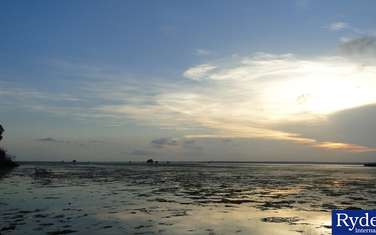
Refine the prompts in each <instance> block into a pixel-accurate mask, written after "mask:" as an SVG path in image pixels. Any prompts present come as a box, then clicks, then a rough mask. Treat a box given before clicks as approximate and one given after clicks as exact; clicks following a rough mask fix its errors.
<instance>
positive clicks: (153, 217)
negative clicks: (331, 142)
mask: <svg viewBox="0 0 376 235" xmlns="http://www.w3.org/2000/svg"><path fill="white" fill-rule="evenodd" d="M35 168H39V169H43V170H39V171H37V172H36V171H35ZM375 184H376V169H375V168H365V167H362V166H356V165H354V166H352V165H309V164H307V165H302V164H298V165H294V164H280V165H278V164H251V163H242V164H241V163H233V164H229V163H206V164H205V163H200V164H198V163H197V164H187V163H186V164H159V165H151V166H148V165H142V164H136V165H135V164H75V165H72V164H63V163H29V164H24V165H22V166H21V167H19V168H17V169H15V170H13V171H11V172H6V173H3V174H2V175H0V208H1V210H0V234H210V235H212V234H254V235H258V234H276V235H278V234H280V235H284V234H330V232H331V230H330V219H331V218H330V212H331V210H332V209H337V208H338V209H357V208H362V209H375V208H376V199H375V198H376V187H375Z"/></svg>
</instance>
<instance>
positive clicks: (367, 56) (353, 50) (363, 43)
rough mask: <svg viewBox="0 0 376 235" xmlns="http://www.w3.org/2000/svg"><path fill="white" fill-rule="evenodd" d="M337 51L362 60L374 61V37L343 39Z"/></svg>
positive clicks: (375, 57) (375, 58) (375, 54)
mask: <svg viewBox="0 0 376 235" xmlns="http://www.w3.org/2000/svg"><path fill="white" fill-rule="evenodd" d="M339 53H340V54H341V55H344V56H348V57H352V58H355V59H356V60H359V61H363V62H364V61H366V60H368V61H369V60H371V61H373V62H376V37H374V36H364V37H360V38H355V39H349V40H347V41H344V42H343V43H342V44H340V46H339Z"/></svg>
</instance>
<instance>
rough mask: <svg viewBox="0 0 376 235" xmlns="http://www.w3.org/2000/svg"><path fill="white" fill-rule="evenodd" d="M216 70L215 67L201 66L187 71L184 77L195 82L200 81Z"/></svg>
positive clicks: (209, 65)
mask: <svg viewBox="0 0 376 235" xmlns="http://www.w3.org/2000/svg"><path fill="white" fill-rule="evenodd" d="M215 68H216V66H215V65H211V64H200V65H197V66H194V67H191V68H189V69H187V70H186V71H185V72H184V74H183V75H184V77H187V78H190V79H193V80H199V79H200V78H202V77H205V76H206V75H207V74H208V73H209V72H210V71H212V70H214V69H215Z"/></svg>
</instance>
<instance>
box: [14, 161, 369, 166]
mask: <svg viewBox="0 0 376 235" xmlns="http://www.w3.org/2000/svg"><path fill="white" fill-rule="evenodd" d="M18 162H19V163H21V164H32V163H54V164H56V163H60V164H73V163H72V161H69V160H66V161H18ZM365 163H369V162H314V161H176V160H175V161H159V164H161V165H166V164H171V165H177V164H179V165H180V164H182V165H183V164H286V165H308V164H309V165H363V164H365ZM74 164H103V165H106V164H107V165H114V164H120V165H128V164H135V165H136V164H137V165H138V164H142V165H144V164H146V163H145V161H80V160H77V162H76V163H74Z"/></svg>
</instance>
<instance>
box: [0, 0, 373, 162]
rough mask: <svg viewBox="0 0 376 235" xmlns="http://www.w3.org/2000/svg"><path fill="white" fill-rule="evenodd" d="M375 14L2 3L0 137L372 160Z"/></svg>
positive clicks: (261, 4) (40, 143)
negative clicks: (2, 133)
mask: <svg viewBox="0 0 376 235" xmlns="http://www.w3.org/2000/svg"><path fill="white" fill-rule="evenodd" d="M375 8H376V2H375V1H371V0H370V1H330V2H328V1H310V0H296V1H1V3H0V12H1V14H0V35H1V38H0V42H1V43H0V55H1V56H0V99H1V100H0V107H1V109H0V122H1V123H2V124H3V126H4V127H5V129H6V133H5V139H4V143H3V145H4V146H6V148H7V149H8V150H9V152H12V153H13V154H15V155H17V156H18V158H19V159H21V160H46V159H49V160H62V159H66V160H70V159H72V158H77V159H81V160H144V159H145V158H148V157H151V156H154V157H155V158H159V159H161V160H163V159H169V160H217V159H218V160H262V159H267V160H300V161H302V160H308V161H316V160H317V161H364V160H370V159H372V155H374V150H375V149H374V147H376V143H373V142H370V141H369V139H370V138H372V137H373V136H372V134H370V133H371V132H369V133H368V132H367V131H366V133H365V134H364V131H363V132H362V133H360V132H359V131H358V130H360V129H362V128H363V129H362V130H371V129H370V127H373V126H374V125H373V123H372V118H374V115H373V114H374V112H373V109H372V107H373V106H372V105H373V104H374V103H375V102H376V99H375V97H374V96H373V95H372V91H373V88H376V86H375V84H374V81H373V78H372V74H373V72H374V71H375V70H374V69H375V66H374V65H375V63H374V58H376V56H375V54H376V53H375V51H376V50H375V48H376V46H375V39H374V38H375V35H376V28H375V27H374V25H375V22H376V16H375V14H374V9H375ZM368 47H369V48H368ZM359 66H364V68H365V69H363V70H359V69H358V67H359ZM323 87H324V88H323ZM325 87H326V88H325ZM328 87H333V88H334V87H336V88H334V89H330V90H328V89H327V88H328ZM293 88H294V89H293ZM295 88H296V89H295ZM349 93H352V99H347V98H348V97H350V96H348V95H347V94H349ZM290 95H291V97H290ZM370 107H371V108H370ZM349 110H350V111H351V110H352V112H350V111H349ZM349 113H351V115H350V114H349ZM357 115H360V116H361V117H362V119H363V120H368V121H369V122H367V126H366V128H364V127H363V126H361V127H360V126H357V125H358V124H359V120H358V119H357V118H353V117H354V116H355V117H357ZM349 116H350V118H349ZM332 120H337V121H335V122H334V121H332ZM338 120H340V121H338ZM338 123H339V124H341V126H339V124H338ZM359 125H360V124H359ZM362 125H363V124H362ZM349 127H351V128H349ZM357 127H359V128H360V129H359V128H357ZM367 127H368V128H367ZM348 129H351V131H349V132H348V131H347V130H348ZM354 136H355V137H354ZM224 143H225V144H224ZM223 148H225V149H226V150H224V149H223Z"/></svg>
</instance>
